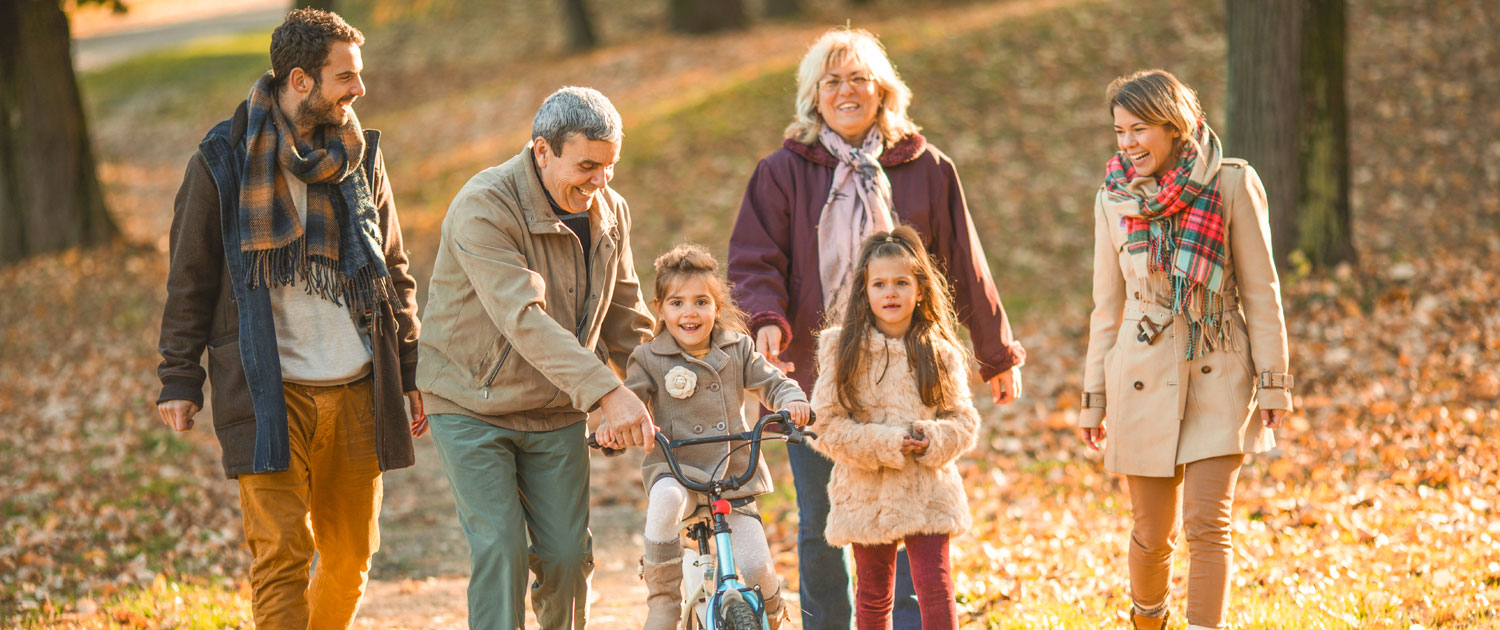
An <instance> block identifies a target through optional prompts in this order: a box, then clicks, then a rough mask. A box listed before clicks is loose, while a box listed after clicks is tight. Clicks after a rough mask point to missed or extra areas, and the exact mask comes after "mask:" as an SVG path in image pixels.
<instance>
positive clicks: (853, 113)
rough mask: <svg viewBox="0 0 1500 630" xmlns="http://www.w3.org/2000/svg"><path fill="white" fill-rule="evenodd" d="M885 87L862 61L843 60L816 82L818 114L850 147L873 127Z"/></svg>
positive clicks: (857, 143)
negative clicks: (882, 86) (879, 83)
mask: <svg viewBox="0 0 1500 630" xmlns="http://www.w3.org/2000/svg"><path fill="white" fill-rule="evenodd" d="M884 97H885V90H883V89H881V87H880V86H879V85H877V84H876V82H875V79H874V78H873V75H872V74H871V73H870V69H869V68H867V67H865V66H864V64H860V63H856V62H852V61H845V62H844V63H843V64H841V65H839V66H836V67H831V68H829V69H828V71H827V72H825V73H823V78H822V79H820V80H819V81H818V114H819V115H821V116H822V117H823V122H825V123H827V124H828V126H829V128H831V129H833V131H834V133H837V134H839V136H841V137H843V138H844V141H845V142H848V143H849V144H850V145H852V146H856V147H857V146H859V145H860V143H861V142H864V139H865V134H867V133H869V131H870V127H873V126H875V118H876V116H877V115H878V114H879V113H880V100H881V99H882V98H884Z"/></svg>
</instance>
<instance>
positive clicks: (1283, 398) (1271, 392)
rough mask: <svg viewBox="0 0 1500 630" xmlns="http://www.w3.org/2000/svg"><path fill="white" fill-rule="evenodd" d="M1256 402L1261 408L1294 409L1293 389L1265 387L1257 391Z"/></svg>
mask: <svg viewBox="0 0 1500 630" xmlns="http://www.w3.org/2000/svg"><path fill="white" fill-rule="evenodd" d="M1255 402H1256V403H1257V404H1259V405H1260V408H1261V409H1285V410H1287V411H1291V410H1292V390H1289V389H1283V388H1280V387H1275V388H1268V387H1263V388H1261V390H1260V391H1258V392H1256V393H1255Z"/></svg>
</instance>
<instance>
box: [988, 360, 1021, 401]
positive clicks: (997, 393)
mask: <svg viewBox="0 0 1500 630" xmlns="http://www.w3.org/2000/svg"><path fill="white" fill-rule="evenodd" d="M990 395H991V396H993V397H994V400H995V404H997V405H1009V404H1011V403H1013V402H1015V401H1016V399H1017V398H1020V397H1021V367H1020V366H1015V367H1012V368H1011V369H1009V370H1006V371H1004V372H1001V373H1000V374H998V375H996V376H995V378H992V379H990Z"/></svg>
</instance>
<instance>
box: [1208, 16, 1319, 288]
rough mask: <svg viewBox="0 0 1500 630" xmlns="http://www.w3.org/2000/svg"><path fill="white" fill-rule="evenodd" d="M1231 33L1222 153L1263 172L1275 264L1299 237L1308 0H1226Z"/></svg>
mask: <svg viewBox="0 0 1500 630" xmlns="http://www.w3.org/2000/svg"><path fill="white" fill-rule="evenodd" d="M1224 4H1225V5H1226V8H1227V18H1228V22H1229V23H1228V32H1229V86H1228V88H1229V89H1228V101H1229V102H1228V107H1227V108H1226V110H1227V115H1228V118H1229V120H1228V126H1227V128H1226V129H1225V136H1224V139H1223V142H1224V152H1225V154H1226V155H1229V156H1234V157H1240V158H1244V159H1245V160H1246V161H1248V162H1250V165H1251V166H1253V167H1255V170H1256V171H1258V172H1259V173H1260V176H1261V181H1262V182H1264V183H1265V186H1266V198H1267V202H1268V204H1269V205H1270V213H1271V243H1272V244H1273V251H1274V252H1275V254H1276V260H1277V265H1278V266H1279V267H1282V268H1283V269H1284V268H1286V262H1287V260H1289V256H1290V254H1291V252H1292V250H1293V249H1295V248H1296V244H1297V215H1298V211H1297V206H1298V202H1299V200H1300V198H1301V195H1302V189H1301V176H1300V168H1299V164H1298V162H1299V160H1298V157H1299V156H1298V151H1299V147H1300V142H1299V141H1298V136H1297V132H1298V126H1299V123H1300V120H1301V115H1302V105H1303V102H1302V95H1301V87H1302V86H1301V83H1300V81H1301V72H1300V70H1301V68H1300V60H1301V58H1302V43H1303V42H1302V29H1301V24H1302V6H1303V5H1302V0H1257V1H1255V2H1245V1H1242V0H1225V2H1224Z"/></svg>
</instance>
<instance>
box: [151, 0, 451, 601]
mask: <svg viewBox="0 0 1500 630" xmlns="http://www.w3.org/2000/svg"><path fill="white" fill-rule="evenodd" d="M363 44H364V35H362V34H361V33H360V32H359V31H358V30H356V29H354V28H353V27H351V26H349V24H348V23H346V22H344V20H343V19H342V18H340V17H339V16H338V15H335V14H333V13H328V12H325V11H317V10H311V9H300V10H296V11H292V12H291V13H290V14H288V15H287V18H286V21H285V22H284V23H283V24H282V25H281V26H280V27H278V28H277V29H276V31H275V32H274V33H273V34H272V35H271V67H272V70H271V71H270V72H267V73H266V74H265V75H264V76H262V77H261V78H260V79H259V80H258V81H256V82H255V85H254V86H253V87H251V88H250V94H249V96H248V97H247V98H246V99H245V101H244V102H243V103H241V104H240V106H239V109H238V110H236V111H235V113H234V116H233V117H231V118H230V119H228V120H225V121H223V122H221V123H219V124H218V125H217V126H215V127H214V128H213V129H212V130H211V131H209V132H208V135H207V137H205V138H204V139H203V141H202V143H200V144H199V145H198V151H197V152H196V153H195V154H194V155H193V158H192V160H191V161H190V162H189V163H188V168H187V174H186V175H185V176H184V178H183V182H182V188H181V190H179V191H178V193H177V200H176V204H175V208H174V214H173V219H172V233H171V266H170V271H169V272H168V276H167V302H166V308H165V312H164V313H163V314H162V323H161V342H160V351H161V355H162V362H161V365H160V367H159V368H158V369H157V373H158V375H159V376H160V378H161V382H162V390H161V396H160V397H159V398H158V401H157V408H158V411H159V412H160V415H161V420H162V422H164V423H165V424H167V425H168V426H170V427H171V428H173V429H174V430H177V431H187V430H189V429H191V428H192V427H193V424H194V420H193V416H194V415H195V414H196V413H197V412H198V411H199V410H200V408H201V407H202V406H203V383H204V380H205V376H207V377H208V378H210V379H212V381H213V388H212V389H213V425H214V433H215V434H216V435H217V436H218V439H219V444H220V446H221V447H222V448H223V465H224V472H225V474H226V475H227V476H228V477H229V478H231V479H237V480H238V483H239V490H240V504H241V507H242V510H243V513H244V527H245V539H246V541H247V542H248V543H249V546H250V551H251V553H252V554H253V556H254V560H253V561H252V563H251V566H250V585H251V589H252V591H253V597H252V606H253V610H254V616H255V625H256V627H257V628H262V629H268V628H276V629H281V628H292V629H296V630H305V629H307V628H317V629H319V630H322V629H324V628H347V627H349V625H350V622H351V621H352V620H353V618H354V614H355V611H356V609H357V608H358V607H359V600H360V597H361V596H362V595H363V593H364V588H365V582H366V579H367V576H368V572H369V569H370V557H371V555H372V554H373V553H374V552H375V550H376V549H377V548H378V547H379V545H380V530H379V526H378V521H377V515H378V514H379V512H380V501H381V492H382V485H381V473H382V472H383V471H386V470H390V469H394V468H401V467H405V466H410V465H411V464H412V463H413V456H412V436H420V435H422V434H423V433H425V432H426V430H427V425H426V417H425V416H424V415H423V413H422V398H421V394H420V393H419V392H418V391H417V388H416V385H415V379H416V369H417V330H418V323H417V317H416V313H417V304H416V282H415V281H414V280H413V279H412V277H411V275H410V274H409V273H408V272H407V258H406V253H405V251H404V250H403V249H402V246H401V227H400V224H399V222H398V221H397V219H396V207H395V202H394V199H393V198H392V195H391V186H390V182H389V181H388V180H387V179H386V173H385V164H384V160H383V158H382V156H381V153H380V149H379V140H380V135H379V133H377V132H375V131H372V130H361V128H360V125H359V120H358V119H357V118H356V117H355V115H354V109H353V105H354V101H355V99H358V98H359V97H360V96H363V95H364V94H365V86H364V83H363V82H362V81H361V79H360V72H361V70H363V62H362V60H361V58H360V51H359V47H360V46H361V45H363ZM205 349H207V351H208V373H207V375H205V372H204V370H203V368H202V367H200V364H199V361H200V359H201V357H202V356H203V352H204V350H205ZM408 402H409V403H410V411H409V412H408V410H407V408H406V407H407V403H408ZM314 553H316V554H317V558H318V562H317V570H316V571H315V572H310V567H311V565H312V559H313V554H314ZM310 573H311V577H310V578H309V574H310Z"/></svg>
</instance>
